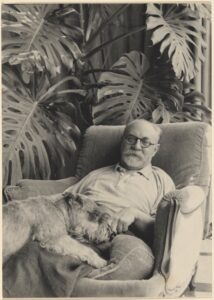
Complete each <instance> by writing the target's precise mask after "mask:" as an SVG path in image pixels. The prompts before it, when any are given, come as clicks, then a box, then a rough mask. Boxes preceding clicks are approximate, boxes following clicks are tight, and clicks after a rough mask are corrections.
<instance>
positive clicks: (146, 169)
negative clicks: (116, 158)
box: [115, 163, 152, 180]
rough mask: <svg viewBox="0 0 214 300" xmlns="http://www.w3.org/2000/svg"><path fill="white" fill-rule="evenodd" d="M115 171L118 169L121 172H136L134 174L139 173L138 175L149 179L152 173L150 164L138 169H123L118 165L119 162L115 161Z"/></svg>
mask: <svg viewBox="0 0 214 300" xmlns="http://www.w3.org/2000/svg"><path fill="white" fill-rule="evenodd" d="M115 171H118V172H121V173H126V172H132V173H136V174H139V175H143V176H144V177H145V178H146V179H148V180H149V178H150V175H151V173H152V165H151V164H149V165H148V166H146V167H144V168H142V169H140V170H136V171H132V170H127V169H125V168H124V167H122V166H121V165H120V163H117V164H116V165H115Z"/></svg>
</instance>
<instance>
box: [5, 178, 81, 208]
mask: <svg viewBox="0 0 214 300" xmlns="http://www.w3.org/2000/svg"><path fill="white" fill-rule="evenodd" d="M77 181H78V178H77V177H75V176H73V177H69V178H66V179H60V180H31V179H23V180H20V181H19V182H18V184H17V186H7V187H6V188H5V189H4V198H5V202H8V201H11V200H24V199H27V198H29V197H35V196H39V195H53V194H57V193H62V192H63V191H64V190H65V189H66V188H68V187H69V186H71V185H72V184H74V183H76V182H77Z"/></svg>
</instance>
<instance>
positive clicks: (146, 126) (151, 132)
mask: <svg viewBox="0 0 214 300" xmlns="http://www.w3.org/2000/svg"><path fill="white" fill-rule="evenodd" d="M127 134H136V135H137V136H138V137H144V136H146V137H150V136H157V135H158V133H157V131H156V130H155V128H154V127H153V126H152V124H150V123H146V122H134V123H132V124H130V125H129V126H127V128H126V135H127Z"/></svg>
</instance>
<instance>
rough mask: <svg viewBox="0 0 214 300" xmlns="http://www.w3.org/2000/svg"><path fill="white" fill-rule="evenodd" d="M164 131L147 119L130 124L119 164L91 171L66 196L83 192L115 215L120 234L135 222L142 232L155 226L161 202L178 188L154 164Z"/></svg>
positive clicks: (66, 191) (123, 142)
mask: <svg viewBox="0 0 214 300" xmlns="http://www.w3.org/2000/svg"><path fill="white" fill-rule="evenodd" d="M160 134H161V129H160V128H159V127H158V126H157V125H156V124H153V123H150V122H148V121H145V120H135V121H133V122H131V123H129V124H128V125H127V126H126V128H125V131H124V135H123V138H122V143H121V159H120V162H119V163H117V164H116V165H113V166H108V167H104V168H100V169H98V170H95V171H92V172H91V173H89V174H88V175H87V176H86V177H84V178H83V179H82V180H81V181H79V182H78V183H76V184H75V185H73V186H71V187H70V188H68V189H67V190H65V192H64V194H66V193H72V194H75V193H80V194H84V195H86V196H88V197H89V198H90V199H92V200H94V201H96V203H98V204H99V205H102V206H104V207H105V208H107V209H108V210H109V211H110V212H112V213H116V214H117V216H118V218H119V222H118V223H117V232H119V233H120V232H126V231H127V230H128V227H129V225H131V224H132V223H134V224H135V225H136V227H138V228H139V229H140V230H141V231H142V233H144V234H146V229H147V228H148V227H151V225H152V224H154V220H155V214H156V210H157V206H158V203H159V202H160V200H161V199H162V197H163V196H164V195H165V194H166V193H168V192H169V191H172V190H174V189H175V186H174V183H173V181H172V179H171V178H170V177H169V175H168V174H166V173H165V172H164V171H163V170H161V169H160V168H157V167H154V166H152V165H151V160H152V158H153V156H154V155H155V154H156V152H157V151H158V149H159V146H160V144H159V138H160Z"/></svg>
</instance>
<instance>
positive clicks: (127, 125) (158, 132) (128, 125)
mask: <svg viewBox="0 0 214 300" xmlns="http://www.w3.org/2000/svg"><path fill="white" fill-rule="evenodd" d="M137 122H141V123H147V124H149V125H150V126H152V127H153V129H154V130H155V132H156V133H157V136H158V142H159V140H160V136H161V133H162V129H161V128H160V127H159V126H158V125H157V124H155V123H152V122H149V121H147V120H144V119H136V120H134V121H131V122H130V123H128V124H126V127H125V129H124V133H123V136H125V134H126V131H127V129H128V128H129V127H130V126H131V125H132V124H134V123H137Z"/></svg>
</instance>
